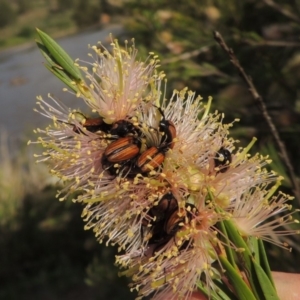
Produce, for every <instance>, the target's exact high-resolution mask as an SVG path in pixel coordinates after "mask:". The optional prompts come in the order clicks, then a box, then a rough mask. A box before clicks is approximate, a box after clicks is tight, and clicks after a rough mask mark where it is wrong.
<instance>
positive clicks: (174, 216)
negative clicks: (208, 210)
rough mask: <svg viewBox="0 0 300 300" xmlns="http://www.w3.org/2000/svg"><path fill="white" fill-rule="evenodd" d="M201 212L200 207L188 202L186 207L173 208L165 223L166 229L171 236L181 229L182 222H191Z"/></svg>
mask: <svg viewBox="0 0 300 300" xmlns="http://www.w3.org/2000/svg"><path fill="white" fill-rule="evenodd" d="M198 214H199V211H198V209H197V208H196V206H194V205H193V204H190V203H187V204H186V205H185V208H179V209H175V210H173V211H172V212H171V213H170V214H169V216H168V218H167V219H166V221H165V224H164V231H165V233H166V234H167V235H169V236H174V235H175V234H176V232H177V231H178V230H179V229H180V227H181V223H189V222H190V221H191V220H192V219H193V217H194V216H197V215H198Z"/></svg>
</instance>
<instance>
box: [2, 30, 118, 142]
mask: <svg viewBox="0 0 300 300" xmlns="http://www.w3.org/2000/svg"><path fill="white" fill-rule="evenodd" d="M110 33H112V34H113V36H114V37H116V36H118V35H119V34H121V33H123V30H122V27H121V26H119V25H112V26H109V27H107V28H106V29H103V30H98V31H91V32H84V33H80V34H77V35H73V36H70V37H65V38H62V39H58V40H57V42H58V43H59V44H60V45H61V46H62V48H64V49H65V50H66V52H67V53H68V54H69V55H70V56H71V57H72V58H73V59H76V58H80V59H82V60H88V61H91V59H90V58H89V57H88V55H87V54H88V52H91V51H90V50H89V49H88V44H90V45H95V44H96V43H97V42H98V41H101V42H103V44H105V42H109V41H110V39H109V34H110ZM44 61H45V59H44V57H43V56H42V54H41V53H40V51H39V49H38V48H37V46H36V45H35V44H33V45H32V46H30V47H26V48H25V49H24V47H23V49H21V48H19V49H13V50H10V51H6V52H3V53H0V70H1V72H0V105H1V109H0V132H3V130H5V131H6V132H7V133H8V136H9V138H10V140H12V141H13V140H20V139H21V140H22V139H23V137H24V135H25V136H27V137H28V135H30V132H32V130H33V129H34V128H36V127H40V126H45V125H46V124H48V123H49V119H47V118H45V117H43V116H41V115H39V114H38V113H36V112H34V111H33V108H34V107H35V103H36V96H38V95H42V97H43V98H47V95H48V93H51V94H53V95H55V97H58V98H59V99H61V100H63V102H64V103H65V104H66V105H67V106H70V105H71V107H74V108H76V107H80V106H81V105H82V104H83V101H82V100H81V99H79V98H76V97H74V96H72V95H71V94H69V93H66V92H63V91H62V89H63V87H65V85H64V84H63V83H61V82H60V80H59V79H57V78H56V77H55V76H54V75H52V73H51V72H49V71H48V70H47V69H46V67H45V66H44V65H43V62H44Z"/></svg>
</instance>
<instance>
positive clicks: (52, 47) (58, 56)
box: [37, 29, 83, 81]
mask: <svg viewBox="0 0 300 300" xmlns="http://www.w3.org/2000/svg"><path fill="white" fill-rule="evenodd" d="M37 33H38V35H39V37H40V39H41V41H42V43H43V45H44V46H45V48H46V49H47V50H48V52H49V54H50V55H49V56H51V58H53V60H54V61H55V62H56V63H57V64H58V65H60V66H61V67H62V68H63V69H64V70H65V71H66V72H67V73H68V74H69V75H70V76H72V77H73V79H74V80H77V81H80V80H83V78H82V75H81V73H80V70H79V68H78V67H76V66H75V65H74V61H73V59H72V58H71V57H70V56H69V55H68V54H67V53H66V52H65V50H63V48H61V47H60V46H59V45H58V44H57V43H56V42H55V41H54V40H53V39H52V38H51V37H50V36H49V35H47V34H46V33H45V32H43V31H41V30H39V29H37ZM43 51H44V49H43ZM44 52H45V51H44Z"/></svg>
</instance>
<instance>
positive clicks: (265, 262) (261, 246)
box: [258, 239, 275, 287]
mask: <svg viewBox="0 0 300 300" xmlns="http://www.w3.org/2000/svg"><path fill="white" fill-rule="evenodd" d="M258 251H259V256H260V265H261V267H262V268H263V270H264V272H265V273H266V275H267V276H268V278H269V280H270V281H271V283H272V285H273V287H275V284H274V281H273V277H272V273H271V270H270V265H269V261H268V258H267V254H266V251H265V247H264V243H263V241H262V240H261V239H259V240H258Z"/></svg>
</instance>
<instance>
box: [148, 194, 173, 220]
mask: <svg viewBox="0 0 300 300" xmlns="http://www.w3.org/2000/svg"><path fill="white" fill-rule="evenodd" d="M177 208H178V202H177V200H176V198H175V197H174V195H173V194H172V193H171V192H170V191H169V192H167V193H166V194H164V195H163V196H162V197H161V198H160V200H159V202H158V204H157V205H155V206H153V207H152V208H151V209H150V211H151V214H152V215H153V216H154V217H155V218H156V219H155V221H156V222H158V221H160V220H162V219H165V217H166V216H167V215H168V214H169V213H170V212H172V211H173V210H175V209H177Z"/></svg>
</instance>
